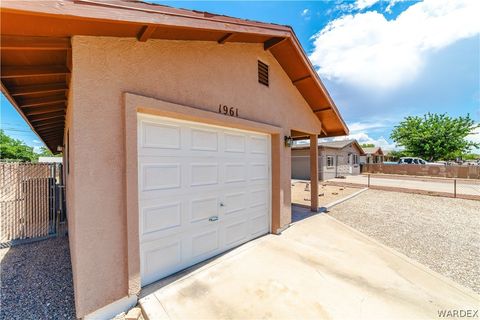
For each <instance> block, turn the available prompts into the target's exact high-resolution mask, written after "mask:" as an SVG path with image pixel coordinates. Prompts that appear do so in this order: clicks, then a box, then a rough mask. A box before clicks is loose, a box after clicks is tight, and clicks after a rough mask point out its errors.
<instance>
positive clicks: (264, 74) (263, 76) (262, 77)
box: [258, 60, 268, 87]
mask: <svg viewBox="0 0 480 320" xmlns="http://www.w3.org/2000/svg"><path fill="white" fill-rule="evenodd" d="M258 82H260V83H261V84H264V85H266V86H267V87H268V65H267V64H265V63H263V62H262V61H260V60H258Z"/></svg>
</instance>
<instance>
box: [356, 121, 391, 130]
mask: <svg viewBox="0 0 480 320" xmlns="http://www.w3.org/2000/svg"><path fill="white" fill-rule="evenodd" d="M389 127H391V123H390V122H387V121H376V122H352V123H349V124H348V128H349V129H350V131H351V132H357V131H364V130H372V129H383V128H389Z"/></svg>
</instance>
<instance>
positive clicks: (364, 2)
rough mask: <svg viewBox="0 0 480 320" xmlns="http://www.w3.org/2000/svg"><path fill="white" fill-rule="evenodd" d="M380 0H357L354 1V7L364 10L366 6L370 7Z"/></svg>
mask: <svg viewBox="0 0 480 320" xmlns="http://www.w3.org/2000/svg"><path fill="white" fill-rule="evenodd" d="M379 1H380V0H357V1H355V3H354V5H353V6H354V7H355V8H356V9H358V10H363V9H366V8H370V7H371V6H373V5H374V4H375V3H377V2H379Z"/></svg>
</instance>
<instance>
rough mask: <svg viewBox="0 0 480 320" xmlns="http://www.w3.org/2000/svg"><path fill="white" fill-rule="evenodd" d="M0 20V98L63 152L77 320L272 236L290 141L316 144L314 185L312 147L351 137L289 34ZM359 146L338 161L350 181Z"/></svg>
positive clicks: (120, 8)
mask: <svg viewBox="0 0 480 320" xmlns="http://www.w3.org/2000/svg"><path fill="white" fill-rule="evenodd" d="M1 9H2V10H1V20H2V28H1V33H2V47H1V54H2V61H1V67H2V68H1V81H2V92H3V93H4V94H5V96H6V97H7V98H8V99H9V101H10V102H11V103H12V104H13V105H14V107H15V108H16V109H17V110H18V112H19V113H20V115H21V116H22V117H23V118H24V119H25V120H26V121H27V123H28V124H29V125H30V127H31V128H32V130H33V131H34V132H35V133H36V134H37V135H38V137H39V138H40V139H42V140H43V141H44V142H45V144H46V145H47V146H48V148H49V149H50V150H52V151H53V152H58V151H63V155H64V159H63V163H64V169H65V172H64V176H65V190H66V191H65V192H66V207H67V219H68V233H69V234H68V236H69V246H70V254H71V263H72V272H73V285H74V293H75V309H76V315H77V317H79V318H86V319H88V318H90V319H104V318H108V317H112V316H114V315H115V314H118V313H120V312H122V311H125V310H127V309H128V308H130V307H132V306H133V305H135V304H136V303H137V300H138V296H139V294H140V292H141V290H142V287H144V286H146V285H148V284H150V283H152V282H155V281H157V280H159V279H161V278H163V277H166V276H168V275H170V274H172V273H175V272H177V271H179V270H182V269H184V268H186V267H189V266H191V265H193V264H196V263H198V262H200V261H204V260H206V259H208V258H211V257H213V256H215V255H218V254H220V253H222V252H225V251H226V250H229V249H230V248H233V247H236V246H238V245H240V244H242V243H245V242H247V241H250V240H252V239H254V238H256V237H259V236H261V235H264V234H267V233H274V234H278V233H280V232H281V231H282V230H283V229H284V228H286V227H287V226H288V225H289V224H290V222H291V196H290V194H291V176H292V175H291V167H292V165H291V161H292V154H291V141H292V140H293V139H300V138H303V139H305V138H306V139H310V145H311V146H315V147H314V148H311V149H310V151H308V150H302V152H303V153H304V154H305V156H306V157H307V158H308V153H309V154H310V155H309V157H310V159H309V160H310V161H309V163H310V164H309V165H307V168H309V169H308V170H310V172H311V174H312V175H314V176H315V175H318V163H317V162H318V159H319V158H318V149H317V142H318V138H319V137H320V138H323V137H333V136H343V135H347V134H348V129H347V127H346V125H345V123H344V121H343V119H342V117H341V116H340V114H339V112H338V110H337V108H336V106H335V104H334V102H333V101H332V99H331V98H330V96H329V94H328V92H327V90H326V89H325V87H324V86H323V84H322V82H321V81H320V79H319V77H318V75H317V73H316V71H315V69H314V68H313V66H312V65H311V63H310V61H309V60H308V57H307V55H306V54H305V52H304V50H303V49H302V47H301V46H300V43H299V41H298V39H297V38H296V36H295V34H294V32H293V30H292V29H291V27H288V26H282V25H276V24H267V23H261V22H254V21H247V20H241V19H236V18H231V17H226V16H218V15H214V14H209V13H205V12H194V11H189V10H182V9H174V8H170V7H165V6H160V5H153V4H147V3H142V2H137V1H121V0H112V1H108V2H105V1H104V2H101V1H95V0H75V1H73V0H62V1H60V0H58V1H3V2H2V8H1ZM292 115H294V116H292ZM337 149H338V148H337ZM337 149H336V148H333V149H332V148H331V150H332V151H333V150H337ZM360 150H361V149H359V148H358V147H357V146H356V145H355V143H353V142H352V145H351V148H349V147H348V146H347V147H346V148H345V151H342V152H344V153H345V155H349V154H351V161H352V166H351V167H352V169H351V170H352V173H353V172H356V170H357V169H356V167H355V163H357V160H356V157H357V156H358V155H359V154H360V153H361V151H360ZM299 151H300V150H299ZM333 155H335V154H333ZM342 170H343V169H342ZM346 170H347V171H348V170H350V169H346ZM311 194H312V195H316V194H318V183H317V182H313V183H312V184H311ZM313 198H315V199H317V198H318V197H312V199H313ZM315 199H314V200H312V203H311V210H313V211H318V200H315Z"/></svg>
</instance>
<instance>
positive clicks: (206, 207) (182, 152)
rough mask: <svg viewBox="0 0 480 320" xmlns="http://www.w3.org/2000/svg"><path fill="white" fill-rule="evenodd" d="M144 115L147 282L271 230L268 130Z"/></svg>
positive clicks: (141, 176)
mask: <svg viewBox="0 0 480 320" xmlns="http://www.w3.org/2000/svg"><path fill="white" fill-rule="evenodd" d="M143 118H145V119H146V120H145V119H143ZM139 119H140V120H139V122H138V123H139V126H147V128H143V127H142V128H139V130H138V133H139V150H138V161H139V212H140V255H141V259H142V261H141V270H142V275H141V277H142V285H145V284H147V283H150V282H152V281H155V280H158V279H160V278H161V277H164V276H167V275H169V274H171V273H174V272H176V271H179V270H181V269H183V268H186V267H188V266H191V265H192V264H195V263H197V262H200V261H202V260H205V259H208V258H210V257H212V256H214V255H217V254H219V253H221V252H223V251H225V250H227V249H230V248H232V247H234V246H237V245H240V244H241V243H243V242H246V241H248V240H250V239H252V238H253V237H257V236H260V235H262V234H264V233H267V232H268V230H269V229H268V228H269V210H270V209H269V208H270V205H269V203H270V202H269V201H270V191H269V190H270V176H269V175H270V171H269V167H270V156H269V148H270V139H269V137H268V136H267V135H262V134H255V133H251V132H246V131H237V130H231V129H228V128H222V127H216V126H209V125H203V124H199V123H192V122H186V121H185V122H184V121H177V120H168V119H166V118H161V117H154V116H142V115H139ZM160 134H165V137H167V139H165V137H156V135H160ZM149 135H150V136H149ZM152 135H153V136H152ZM210 218H218V220H212V219H210ZM167 255H168V257H167ZM162 256H163V257H164V260H165V261H163V260H162V259H163V258H162Z"/></svg>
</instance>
